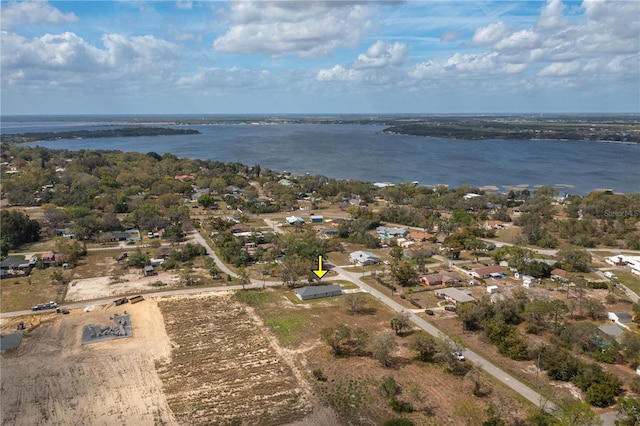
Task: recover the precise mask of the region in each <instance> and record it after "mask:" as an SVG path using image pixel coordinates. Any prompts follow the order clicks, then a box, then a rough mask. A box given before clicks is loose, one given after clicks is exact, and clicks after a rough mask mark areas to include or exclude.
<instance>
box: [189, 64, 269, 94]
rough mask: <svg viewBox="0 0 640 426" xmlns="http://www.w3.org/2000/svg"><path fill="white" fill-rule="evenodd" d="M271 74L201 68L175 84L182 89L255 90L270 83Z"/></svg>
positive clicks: (219, 68) (237, 68) (263, 71)
mask: <svg viewBox="0 0 640 426" xmlns="http://www.w3.org/2000/svg"><path fill="white" fill-rule="evenodd" d="M270 80H271V73H270V72H269V71H266V70H262V71H254V70H251V69H249V68H240V67H228V68H222V67H210V68H201V69H200V70H198V72H197V73H195V74H194V75H192V76H189V77H181V78H179V79H178V80H177V82H176V83H177V84H178V85H179V86H183V87H204V88H205V90H206V88H212V87H223V88H230V87H235V88H238V87H242V88H255V87H260V86H263V87H265V86H268V83H269V82H271V81H270Z"/></svg>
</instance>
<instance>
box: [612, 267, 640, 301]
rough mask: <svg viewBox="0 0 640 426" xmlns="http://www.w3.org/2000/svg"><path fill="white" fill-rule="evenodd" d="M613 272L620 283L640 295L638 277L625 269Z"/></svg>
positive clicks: (639, 280) (639, 279)
mask: <svg viewBox="0 0 640 426" xmlns="http://www.w3.org/2000/svg"><path fill="white" fill-rule="evenodd" d="M614 273H615V274H616V277H618V281H620V283H622V284H624V285H626V286H627V287H629V289H630V290H631V291H633V292H634V293H636V294H637V295H639V296H640V278H638V277H637V276H635V275H633V274H632V273H630V272H625V271H615V272H614Z"/></svg>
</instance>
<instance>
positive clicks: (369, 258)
mask: <svg viewBox="0 0 640 426" xmlns="http://www.w3.org/2000/svg"><path fill="white" fill-rule="evenodd" d="M349 262H351V263H354V264H358V265H375V264H376V263H380V258H379V257H378V256H376V255H375V254H373V253H370V252H368V251H362V250H358V251H354V252H353V253H351V254H349Z"/></svg>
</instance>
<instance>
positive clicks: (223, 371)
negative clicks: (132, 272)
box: [158, 293, 311, 425]
mask: <svg viewBox="0 0 640 426" xmlns="http://www.w3.org/2000/svg"><path fill="white" fill-rule="evenodd" d="M159 306H160V308H161V310H162V313H163V315H164V318H165V323H166V328H167V332H168V334H169V336H170V338H171V340H172V343H173V345H174V349H173V350H172V352H171V361H170V362H164V363H163V362H160V363H158V372H159V375H160V377H161V378H162V381H163V384H164V391H165V394H166V397H167V401H168V402H169V405H170V406H171V409H172V410H173V412H174V414H175V416H176V418H177V419H178V421H179V422H180V423H181V424H189V425H204V424H255V425H257V424H259V425H277V424H286V423H288V422H290V421H293V420H296V419H301V418H303V417H304V416H305V415H306V414H308V413H309V412H310V411H311V404H310V402H309V393H308V392H307V391H306V390H305V385H304V381H303V380H301V379H300V378H299V374H297V372H296V371H295V368H294V367H293V366H292V365H291V363H289V362H288V361H287V360H286V358H285V357H284V356H282V355H281V354H280V353H279V348H278V347H277V345H275V344H274V343H273V341H272V340H271V339H270V338H269V336H268V335H267V333H266V331H265V329H264V328H263V327H260V325H259V324H258V323H257V322H256V320H255V318H254V317H253V316H252V315H251V314H250V313H249V311H248V310H247V308H246V307H245V306H244V305H243V304H241V303H240V302H238V301H237V300H236V299H235V298H233V296H232V294H230V293H229V294H223V295H209V296H196V297H193V298H183V297H181V298H172V299H168V300H166V301H162V302H160V304H159Z"/></svg>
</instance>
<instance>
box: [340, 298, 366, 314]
mask: <svg viewBox="0 0 640 426" xmlns="http://www.w3.org/2000/svg"><path fill="white" fill-rule="evenodd" d="M344 302H345V304H346V305H347V308H348V309H349V313H350V314H361V313H363V312H364V311H365V308H366V306H367V297H366V296H365V295H364V294H362V293H349V294H347V295H345V296H344Z"/></svg>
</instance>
